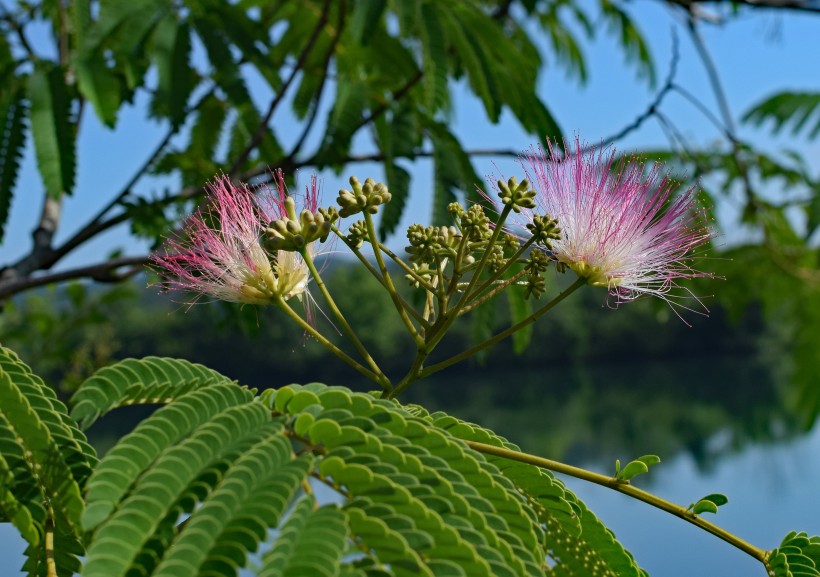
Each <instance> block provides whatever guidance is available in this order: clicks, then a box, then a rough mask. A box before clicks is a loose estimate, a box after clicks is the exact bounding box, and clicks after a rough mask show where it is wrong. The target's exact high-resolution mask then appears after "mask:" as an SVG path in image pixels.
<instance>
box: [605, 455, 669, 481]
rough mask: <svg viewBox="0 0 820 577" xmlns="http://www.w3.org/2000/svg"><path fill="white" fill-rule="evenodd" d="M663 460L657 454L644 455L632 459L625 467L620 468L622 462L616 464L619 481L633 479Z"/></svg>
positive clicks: (616, 475) (616, 474)
mask: <svg viewBox="0 0 820 577" xmlns="http://www.w3.org/2000/svg"><path fill="white" fill-rule="evenodd" d="M660 462H661V459H660V457H658V456H657V455H644V456H643V457H638V458H637V459H635V460H634V461H630V462H629V463H627V464H626V466H625V467H624V468H623V469H620V462H618V464H617V465H616V467H615V468H616V473H615V478H616V479H618V480H619V481H631V480H632V479H633V478H635V477H637V476H638V475H642V474H644V473H646V472H648V471H649V467H651V466H652V465H657V464H658V463H660Z"/></svg>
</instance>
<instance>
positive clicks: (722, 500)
mask: <svg viewBox="0 0 820 577" xmlns="http://www.w3.org/2000/svg"><path fill="white" fill-rule="evenodd" d="M728 502H729V498H728V497H727V496H726V495H721V494H720V493H712V494H711V495H706V496H705V497H703V498H702V499H700V500H699V501H698V502H697V503H695V504H694V505H692V512H693V513H695V514H696V515H700V514H701V513H717V512H718V507H720V506H722V505H725V504H726V503H728Z"/></svg>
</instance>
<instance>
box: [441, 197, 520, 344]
mask: <svg viewBox="0 0 820 577" xmlns="http://www.w3.org/2000/svg"><path fill="white" fill-rule="evenodd" d="M511 210H512V208H511V206H510V205H509V204H507V205H504V208H503V209H501V214H500V215H499V216H498V221H497V222H496V224H495V228H494V229H493V234H492V236H490V240H489V241H487V244H486V246H485V249H484V254H483V255H481V260H479V261H478V265H476V267H475V270H474V271H473V274H472V276H471V277H470V282H469V284H468V285H467V288H466V289H464V293H462V295H461V298H460V299H458V302H457V303H456V304H455V306H454V307H452V309H449V310H444V311H439V318H438V320H437V321H436V322H435V323H434V324H433V326H432V328H431V329H430V332H429V334H428V336H427V339H426V340H427V344H428V345H429V346H428V351H432V350H433V348H434V347H435V346H436V345H438V343H439V342H441V339H443V338H444V335H445V334H446V333H447V331H448V330H449V329H450V327H451V326H452V324H453V323H454V322H455V320H456V319H457V318H458V317H459V316H461V315H460V314H459V311H460V310H461V309H462V308H463V307H464V306H465V305H466V304H467V301H468V300H469V295H470V293H471V292H472V290H473V287H475V284H476V282H478V278H479V277H480V276H481V272H482V271H483V270H484V267H485V266H486V264H487V260H488V259H489V257H490V249H491V248H492V247H493V245H494V244H495V242H496V241H497V240H498V237H499V235H500V234H501V229H502V228H503V225H504V221H505V220H507V216H508V215H509V214H510V211H511ZM462 238H463V239H466V236H465V237H462ZM457 264H458V263H457ZM460 276H461V275H460V274H455V273H454V274H453V278H452V279H451V280H450V289H449V291H448V294H450V293H452V292H453V287H455V286H457V284H458V280H459V278H460Z"/></svg>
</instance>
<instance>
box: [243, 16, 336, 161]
mask: <svg viewBox="0 0 820 577" xmlns="http://www.w3.org/2000/svg"><path fill="white" fill-rule="evenodd" d="M330 5H331V0H325V3H324V6H322V14H321V16H319V21H318V22H317V23H316V28H315V29H314V30H313V33H312V34H311V35H310V38H309V39H308V41H307V43H306V44H305V47H304V48H303V49H302V52H301V53H300V54H299V58H298V59H297V60H296V64H294V66H293V70H291V72H290V76H288V78H287V79H286V80H285V82H284V83H282V86H281V87H280V88H279V91H278V92H277V93H276V96H274V98H273V100H272V101H271V103H270V106H268V111H267V112H266V113H265V117H264V118H263V119H262V121H261V122H260V123H259V127H258V128H257V129H256V133H255V134H254V135H253V138H251V141H250V142H249V143H248V145H247V146H246V147H245V150H243V151H242V154H240V155H239V156H238V157H237V158H236V160H234V162H233V164H232V165H231V167H230V168H229V169H228V171H227V172H228V175H233V174H234V173H235V172H236V171H237V169H238V168H239V167H240V166H242V165H243V164H244V163H245V161H246V160H248V157H249V156H250V155H251V152H253V150H254V149H255V148H256V147H257V146H259V143H260V142H262V139H263V138H264V137H265V132H266V131H267V129H268V124H269V123H270V119H271V118H272V117H273V113H274V112H276V109H277V107H278V106H279V103H280V102H282V99H283V98H284V96H285V94H286V93H287V91H288V88H289V87H290V85H291V83H292V82H293V80H294V78H296V75H297V74H298V73H299V71H300V70H301V68H302V66H303V65H304V63H305V60H307V57H308V54H310V52H311V50H313V46H314V45H315V44H316V40H318V38H319V34H320V33H321V32H322V29H323V28H324V27H325V24H327V19H328V16H329V14H330Z"/></svg>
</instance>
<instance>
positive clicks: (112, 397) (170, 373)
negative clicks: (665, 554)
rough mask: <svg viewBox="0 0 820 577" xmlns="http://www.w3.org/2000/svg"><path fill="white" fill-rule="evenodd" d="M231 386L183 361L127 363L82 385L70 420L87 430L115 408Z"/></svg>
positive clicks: (106, 369) (147, 359)
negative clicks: (214, 387) (211, 388)
mask: <svg viewBox="0 0 820 577" xmlns="http://www.w3.org/2000/svg"><path fill="white" fill-rule="evenodd" d="M229 382H231V380H230V379H228V377H226V376H224V375H222V374H220V373H218V372H216V371H214V370H212V369H209V368H207V367H204V366H203V365H199V364H195V363H191V362H189V361H185V360H182V359H168V358H161V357H145V358H142V359H125V360H123V361H120V362H118V363H116V364H113V365H110V366H108V367H104V368H102V369H100V370H99V371H97V372H96V373H94V374H93V375H91V377H89V378H88V379H87V380H86V381H85V382H84V383H83V384H81V385H80V387H79V388H78V389H77V392H76V393H75V394H74V396H73V397H72V399H71V405H72V407H73V408H72V411H71V416H72V417H73V418H74V419H76V420H77V421H78V422H79V423H80V424H81V426H82V427H83V428H85V429H87V428H88V427H90V426H91V425H92V424H93V423H94V422H95V421H96V420H97V419H98V418H100V417H101V416H103V415H104V414H106V413H107V412H109V411H111V410H112V409H114V408H116V407H121V406H124V405H135V404H145V403H168V402H170V401H171V400H173V399H175V398H178V397H180V396H182V395H184V394H186V393H188V392H190V391H192V390H195V389H199V388H203V387H209V386H213V385H217V384H225V383H229Z"/></svg>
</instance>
